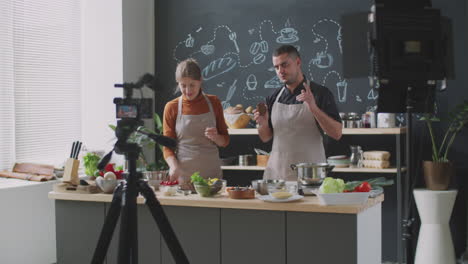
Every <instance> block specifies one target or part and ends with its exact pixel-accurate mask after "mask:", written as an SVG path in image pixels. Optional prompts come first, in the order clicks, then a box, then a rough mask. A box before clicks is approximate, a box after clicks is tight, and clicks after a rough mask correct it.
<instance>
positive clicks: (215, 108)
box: [163, 59, 229, 185]
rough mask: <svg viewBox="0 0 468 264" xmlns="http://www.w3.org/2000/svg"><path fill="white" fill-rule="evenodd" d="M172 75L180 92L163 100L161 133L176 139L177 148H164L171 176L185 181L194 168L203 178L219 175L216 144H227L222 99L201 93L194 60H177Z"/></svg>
mask: <svg viewBox="0 0 468 264" xmlns="http://www.w3.org/2000/svg"><path fill="white" fill-rule="evenodd" d="M175 77H176V81H177V83H178V89H179V90H180V92H181V93H182V95H181V96H180V97H178V98H176V99H174V100H172V101H170V102H168V103H167V104H166V106H165V108H164V117H163V127H164V135H165V136H168V137H171V138H175V139H177V149H176V151H173V150H171V149H169V148H166V147H165V148H164V158H165V160H166V162H167V164H168V165H169V175H170V179H171V180H172V181H173V180H178V181H179V183H180V184H183V185H184V183H185V184H186V183H189V182H190V176H191V175H192V174H193V173H194V172H197V171H198V172H200V176H202V177H203V178H221V177H222V171H221V160H220V159H219V153H218V146H219V147H225V146H227V145H228V144H229V134H228V130H227V126H226V123H225V122H224V116H223V107H222V106H221V102H220V100H219V99H218V97H216V96H215V95H208V94H204V93H203V91H202V87H201V85H202V76H201V69H200V66H198V64H197V62H196V61H195V60H193V59H188V60H185V61H182V62H181V63H179V65H177V69H176V72H175Z"/></svg>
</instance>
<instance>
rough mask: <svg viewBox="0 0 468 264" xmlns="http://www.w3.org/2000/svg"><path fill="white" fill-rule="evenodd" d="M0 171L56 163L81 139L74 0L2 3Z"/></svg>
mask: <svg viewBox="0 0 468 264" xmlns="http://www.w3.org/2000/svg"><path fill="white" fill-rule="evenodd" d="M0 12H1V13H0V23H1V24H0V25H1V28H0V30H1V31H0V34H1V37H0V59H1V61H0V77H1V80H0V85H1V88H0V89H1V91H0V95H1V102H0V114H1V118H0V126H1V127H0V144H1V146H2V147H1V149H0V169H8V168H10V167H11V165H12V163H13V162H14V161H21V162H24V161H27V162H36V163H46V164H54V165H58V164H60V163H61V162H62V161H64V159H66V157H67V156H68V155H69V152H70V150H69V149H67V148H68V147H69V146H70V144H71V142H72V141H74V140H79V139H80V135H81V114H80V113H81V109H80V105H81V99H80V94H81V93H80V89H81V77H80V75H81V59H80V58H81V27H80V23H81V19H80V17H81V14H80V2H79V1H76V0H43V1H37V0H3V1H0Z"/></svg>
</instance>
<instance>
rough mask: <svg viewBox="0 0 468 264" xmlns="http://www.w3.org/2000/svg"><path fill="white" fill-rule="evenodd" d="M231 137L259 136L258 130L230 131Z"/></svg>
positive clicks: (231, 129) (230, 129)
mask: <svg viewBox="0 0 468 264" xmlns="http://www.w3.org/2000/svg"><path fill="white" fill-rule="evenodd" d="M228 132H229V135H258V130H257V129H256V128H241V129H233V128H229V129H228Z"/></svg>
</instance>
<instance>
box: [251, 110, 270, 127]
mask: <svg viewBox="0 0 468 264" xmlns="http://www.w3.org/2000/svg"><path fill="white" fill-rule="evenodd" d="M253 114H254V120H255V122H257V124H259V125H260V126H268V109H267V111H266V112H265V114H264V115H260V112H259V111H258V110H257V109H255V110H253Z"/></svg>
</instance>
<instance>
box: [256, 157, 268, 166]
mask: <svg viewBox="0 0 468 264" xmlns="http://www.w3.org/2000/svg"><path fill="white" fill-rule="evenodd" d="M269 158H270V155H257V166H259V167H266V166H267V164H268V159H269Z"/></svg>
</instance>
